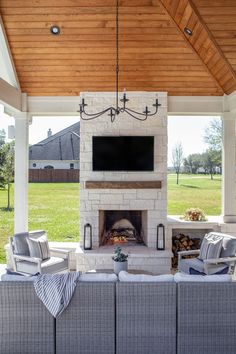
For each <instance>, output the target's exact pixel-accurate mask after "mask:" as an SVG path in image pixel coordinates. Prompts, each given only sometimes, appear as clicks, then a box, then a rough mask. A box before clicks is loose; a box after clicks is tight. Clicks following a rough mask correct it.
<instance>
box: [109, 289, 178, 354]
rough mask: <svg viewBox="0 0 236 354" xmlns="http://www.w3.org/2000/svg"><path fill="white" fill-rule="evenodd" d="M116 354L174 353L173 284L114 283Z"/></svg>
mask: <svg viewBox="0 0 236 354" xmlns="http://www.w3.org/2000/svg"><path fill="white" fill-rule="evenodd" d="M116 301H117V311H116V328H117V338H116V343H117V346H116V348H117V351H116V353H117V354H134V353H135V354H144V353H145V354H152V353H153V354H154V353H160V354H173V353H175V352H176V351H175V350H176V284H175V283H171V282H169V283H167V282H166V283H142V282H139V283H133V282H132V283H126V282H120V283H117V300H116Z"/></svg>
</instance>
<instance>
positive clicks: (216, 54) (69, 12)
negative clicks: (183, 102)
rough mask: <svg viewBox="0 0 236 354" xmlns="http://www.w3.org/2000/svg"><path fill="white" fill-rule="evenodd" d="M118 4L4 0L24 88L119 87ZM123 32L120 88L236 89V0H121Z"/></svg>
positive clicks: (75, 90) (33, 91)
mask: <svg viewBox="0 0 236 354" xmlns="http://www.w3.org/2000/svg"><path fill="white" fill-rule="evenodd" d="M115 5H116V0H60V1H58V0H50V1H48V0H0V11H1V15H2V19H3V22H4V25H5V29H6V33H7V37H8V40H9V44H10V47H11V51H12V55H13V59H14V63H15V66H16V70H17V74H18V76H19V80H20V84H21V89H22V91H24V92H27V93H28V94H29V95H37V96H41V95H49V96H50V95H53V96H56V95H79V94H80V92H81V91H114V90H115V58H116V56H115V51H116V48H115ZM52 25H58V26H60V28H61V34H60V35H59V36H53V35H52V34H50V27H51V26H52ZM185 27H188V28H190V29H191V30H192V32H193V35H192V36H189V35H188V34H186V33H185V32H184V28H185ZM119 32H120V43H119V47H120V90H121V91H122V90H123V88H126V89H127V90H128V91H168V93H169V95H223V94H224V93H226V94H229V93H231V92H233V91H234V90H235V89H236V1H235V0H120V29H119Z"/></svg>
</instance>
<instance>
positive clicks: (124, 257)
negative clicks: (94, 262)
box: [112, 246, 128, 262]
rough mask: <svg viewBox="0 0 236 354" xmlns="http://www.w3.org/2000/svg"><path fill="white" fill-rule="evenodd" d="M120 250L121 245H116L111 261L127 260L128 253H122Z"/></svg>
mask: <svg viewBox="0 0 236 354" xmlns="http://www.w3.org/2000/svg"><path fill="white" fill-rule="evenodd" d="M121 251H122V250H121V247H120V246H116V248H115V254H114V256H113V257H112V259H113V261H115V262H126V261H127V258H128V254H124V253H122V252H121Z"/></svg>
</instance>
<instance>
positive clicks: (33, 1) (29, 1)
mask: <svg viewBox="0 0 236 354" xmlns="http://www.w3.org/2000/svg"><path fill="white" fill-rule="evenodd" d="M48 4H49V2H48V0H1V6H2V7H38V6H41V7H47V6H48ZM76 4H77V6H80V7H93V6H94V0H77V1H76ZM153 4H154V2H153V1H152V0H132V1H130V0H122V1H120V6H122V7H131V6H132V7H136V6H154V5H153ZM50 6H51V7H64V6H65V1H61V2H60V1H58V0H50ZM66 6H67V7H74V6H75V1H74V0H67V1H66ZM96 6H97V7H109V6H111V0H96Z"/></svg>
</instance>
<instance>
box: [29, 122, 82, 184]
mask: <svg viewBox="0 0 236 354" xmlns="http://www.w3.org/2000/svg"><path fill="white" fill-rule="evenodd" d="M79 149H80V123H79V122H78V123H75V124H73V125H71V126H69V127H67V128H65V129H63V130H61V131H60V132H58V133H56V134H53V135H52V132H51V129H49V130H48V137H47V138H46V139H45V140H42V141H40V142H39V143H37V144H34V145H32V146H31V147H30V148H29V181H30V182H77V181H79V155H80V150H79Z"/></svg>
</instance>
